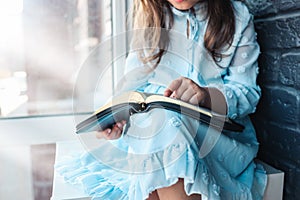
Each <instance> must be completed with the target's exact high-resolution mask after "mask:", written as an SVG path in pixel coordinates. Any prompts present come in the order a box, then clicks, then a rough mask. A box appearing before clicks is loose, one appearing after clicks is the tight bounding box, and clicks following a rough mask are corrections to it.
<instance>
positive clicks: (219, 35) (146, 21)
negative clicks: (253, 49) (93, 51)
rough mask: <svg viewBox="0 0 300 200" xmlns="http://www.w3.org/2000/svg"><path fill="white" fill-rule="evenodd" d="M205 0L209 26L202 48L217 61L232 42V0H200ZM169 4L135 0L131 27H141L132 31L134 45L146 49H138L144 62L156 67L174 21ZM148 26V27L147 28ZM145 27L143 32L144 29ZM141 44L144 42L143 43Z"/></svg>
mask: <svg viewBox="0 0 300 200" xmlns="http://www.w3.org/2000/svg"><path fill="white" fill-rule="evenodd" d="M200 1H202V2H205V1H206V3H207V16H206V18H207V20H208V25H207V29H206V33H205V35H204V47H205V48H206V49H207V51H208V52H209V54H210V55H211V57H212V58H213V60H214V61H215V62H216V63H217V62H219V61H221V60H222V57H223V55H222V48H224V47H225V46H227V45H231V43H232V41H233V36H234V33H235V16H234V10H233V6H232V3H231V0H199V2H200ZM170 6H171V5H170V4H169V3H168V1H167V0H134V7H133V28H134V29H140V30H141V31H137V32H136V34H134V39H133V45H136V47H142V46H143V45H144V47H145V44H146V45H147V47H149V48H147V49H142V50H140V59H141V61H143V63H149V62H150V63H152V64H153V62H154V66H156V65H157V64H158V63H159V62H160V60H161V57H162V56H163V54H164V52H165V50H166V49H167V47H168V43H169V38H168V35H167V32H166V31H163V30H162V29H161V28H166V29H170V28H172V24H173V14H172V12H171V7H170ZM149 28H150V29H149ZM143 30H145V31H143ZM142 43H144V44H142Z"/></svg>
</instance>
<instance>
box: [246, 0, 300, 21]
mask: <svg viewBox="0 0 300 200" xmlns="http://www.w3.org/2000/svg"><path fill="white" fill-rule="evenodd" d="M245 3H246V4H247V6H248V8H249V10H250V12H251V13H252V14H253V15H255V16H256V17H260V18H261V17H264V16H268V15H275V14H278V13H282V12H286V11H295V10H297V9H299V8H300V1H299V0H275V1H274V0H245Z"/></svg>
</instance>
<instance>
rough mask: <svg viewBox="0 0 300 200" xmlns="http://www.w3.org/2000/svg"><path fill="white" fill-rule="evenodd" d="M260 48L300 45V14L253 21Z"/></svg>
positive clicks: (285, 47) (281, 47) (282, 47)
mask: <svg viewBox="0 0 300 200" xmlns="http://www.w3.org/2000/svg"><path fill="white" fill-rule="evenodd" d="M255 25H256V31H257V33H258V42H259V43H260V44H261V47H262V50H263V51H265V50H266V49H288V48H295V47H299V46H300V29H299V27H300V16H297V17H295V16H290V17H289V18H283V19H273V20H267V21H257V22H255Z"/></svg>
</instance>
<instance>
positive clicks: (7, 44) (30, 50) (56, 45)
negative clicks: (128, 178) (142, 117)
mask: <svg viewBox="0 0 300 200" xmlns="http://www.w3.org/2000/svg"><path fill="white" fill-rule="evenodd" d="M126 9H127V4H126V1H119V0H103V1H99V0H26V1H24V0H9V1H7V0H0V161H1V163H3V164H2V167H1V170H0V177H1V179H0V184H1V185H2V186H3V187H1V188H0V199H2V198H3V199H49V198H42V197H40V196H39V195H42V194H47V192H49V191H48V190H49V188H50V194H49V193H48V194H49V195H51V187H52V186H51V183H52V180H49V177H50V178H51V172H50V171H51V170H53V164H52V165H51V166H50V167H49V166H48V167H47V166H46V165H43V164H47V162H44V161H47V159H49V160H50V157H51V156H52V155H53V151H55V148H53V144H54V143H55V142H58V141H65V140H74V139H76V137H75V133H74V127H75V123H74V116H73V114H74V113H73V112H74V111H75V114H76V115H77V114H78V116H80V117H82V118H85V117H87V116H88V114H89V113H90V112H92V111H93V110H94V109H95V107H97V105H96V104H98V105H100V104H102V103H103V102H104V101H106V98H108V97H109V96H111V95H112V93H113V88H114V86H115V85H116V82H117V80H118V79H119V78H120V76H121V75H122V67H121V68H118V67H117V65H120V64H122V63H123V62H124V61H125V56H122V57H121V59H117V60H115V61H113V62H110V61H111V60H112V58H113V57H114V56H115V55H117V54H119V51H120V50H122V49H123V50H124V48H125V49H126V48H127V44H126V40H122V42H121V43H118V44H116V43H115V41H114V40H112V39H111V38H112V36H113V35H118V34H119V33H122V32H124V31H125V19H126V17H125V15H126V14H125V13H126ZM122 37H126V35H124V36H122ZM98 46H100V48H97V47H98ZM120 47H121V48H122V49H121V48H120ZM103 49H104V50H105V51H103ZM103 59H106V61H107V62H104V60H103ZM103 63H106V64H105V65H103ZM123 65H124V64H123ZM80 78H82V80H79V79H80ZM95 83H96V86H95ZM91 99H95V100H93V101H92V104H91V103H89V102H91ZM74 102H75V103H74ZM86 102H88V104H87V103H86ZM74 104H75V105H77V107H76V108H75V109H74V108H73V106H74ZM49 156H50V157H49ZM39 164H40V165H39ZM48 164H49V163H48ZM39 170H43V171H42V172H41V171H39ZM35 173H38V175H37V176H36V177H38V176H41V177H40V178H41V181H45V180H48V182H39V181H40V180H39V179H36V177H35V175H34V174H35ZM52 173H53V171H52ZM36 183H38V184H36ZM49 184H50V185H49ZM40 186H41V187H40ZM48 197H49V196H48Z"/></svg>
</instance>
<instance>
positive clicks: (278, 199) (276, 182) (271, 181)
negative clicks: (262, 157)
mask: <svg viewBox="0 0 300 200" xmlns="http://www.w3.org/2000/svg"><path fill="white" fill-rule="evenodd" d="M257 162H258V163H260V164H262V165H263V166H264V168H265V170H266V171H267V174H268V183H267V187H266V190H265V194H264V199H263V200H282V195H283V180H284V173H283V172H282V171H280V170H278V169H275V168H274V167H272V166H270V165H268V164H266V163H264V162H262V161H257Z"/></svg>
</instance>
